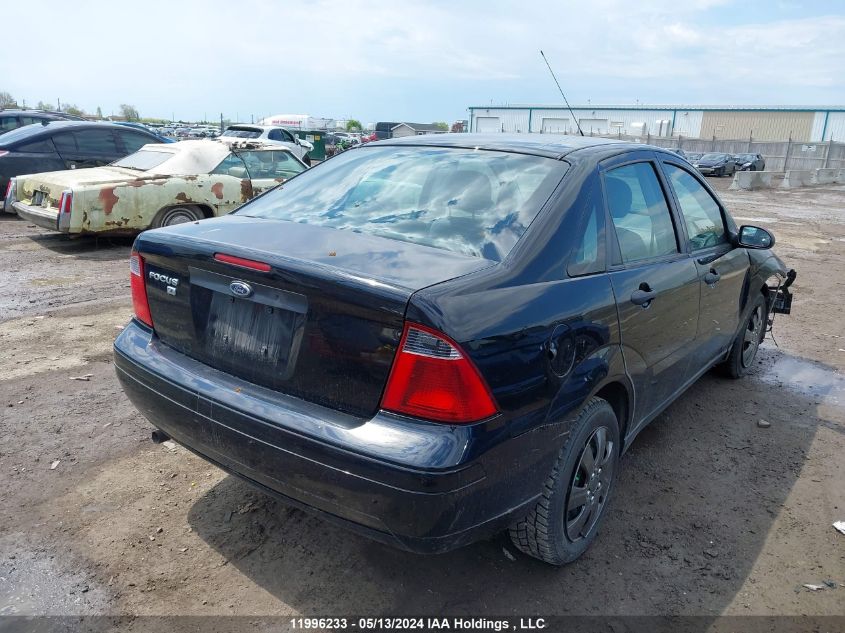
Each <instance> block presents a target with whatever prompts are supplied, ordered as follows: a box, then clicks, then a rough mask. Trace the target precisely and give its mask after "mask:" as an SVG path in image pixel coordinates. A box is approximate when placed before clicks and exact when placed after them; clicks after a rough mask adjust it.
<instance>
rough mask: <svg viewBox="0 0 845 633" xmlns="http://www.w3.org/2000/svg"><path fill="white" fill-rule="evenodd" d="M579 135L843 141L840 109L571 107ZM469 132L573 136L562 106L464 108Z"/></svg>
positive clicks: (570, 118) (842, 110)
mask: <svg viewBox="0 0 845 633" xmlns="http://www.w3.org/2000/svg"><path fill="white" fill-rule="evenodd" d="M572 110H573V112H574V114H575V117H576V118H577V119H578V123H579V124H580V126H581V129H582V130H583V131H584V134H595V135H610V134H619V135H623V136H646V135H650V136H657V137H672V136H674V137H677V136H682V137H685V138H706V139H712V138H717V139H752V138H753V139H754V140H755V141H781V140H786V139H789V138H791V139H792V140H793V141H808V142H824V141H829V140H834V141H837V140H838V141H842V140H845V106H835V107H834V106H691V105H660V106H645V105H641V106H607V105H601V106H599V105H586V106H584V105H579V106H574V107H573V108H572ZM469 131H470V132H517V133H526V132H534V133H556V134H572V133H576V132H577V129H576V125H575V119H574V118H573V116H572V114H571V113H570V112H569V110H568V109H567V108H565V107H563V106H547V105H507V106H492V105H491V106H472V107H470V108H469Z"/></svg>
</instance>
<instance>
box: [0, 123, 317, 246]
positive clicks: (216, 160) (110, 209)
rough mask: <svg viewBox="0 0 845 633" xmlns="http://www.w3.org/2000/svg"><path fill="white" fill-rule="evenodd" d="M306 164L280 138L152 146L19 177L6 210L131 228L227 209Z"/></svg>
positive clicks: (84, 229) (63, 223)
mask: <svg viewBox="0 0 845 633" xmlns="http://www.w3.org/2000/svg"><path fill="white" fill-rule="evenodd" d="M306 169H307V166H306V165H305V164H304V163H303V162H302V161H300V160H299V159H298V158H296V157H295V156H294V155H293V154H292V153H291V151H290V150H289V149H287V148H285V147H281V146H279V145H277V144H276V145H270V144H265V143H256V142H244V141H235V142H233V141H232V140H228V141H220V140H201V141H182V142H180V143H167V144H160V145H159V144H151V145H144V146H143V147H142V148H141V149H140V150H138V151H137V152H135V153H134V154H130V155H129V156H127V157H125V158H122V159H121V160H119V161H116V162H114V163H112V164H111V165H108V166H106V167H96V168H93V169H75V170H68V171H54V172H47V173H43V174H33V175H28V176H18V177H16V178H15V180H14V182H13V183H12V184H10V186H9V190H8V193H7V194H6V208H7V209H13V210H14V211H15V212H16V213H17V214H18V215H19V216H21V217H22V218H24V219H26V220H29V221H30V222H32V223H34V224H37V225H38V226H42V227H44V228H48V229H53V230H56V231H61V232H63V233H77V234H78V233H100V232H112V233H115V232H122V233H131V232H137V231H143V230H144V229H148V228H157V227H161V226H171V225H174V224H181V223H183V222H193V221H195V220H201V219H203V218H210V217H213V216H217V215H224V214H226V213H229V212H230V211H232V210H233V209H235V208H237V207H238V206H240V205H241V204H243V203H244V202H246V201H247V200H250V199H251V198H253V197H255V196H257V195H258V194H259V193H261V192H263V191H266V190H267V189H270V188H272V187H275V186H276V185H278V184H279V183H281V182H284V181H285V180H287V179H288V178H291V177H293V176H295V175H296V174H298V173H301V172H303V171H305V170H306Z"/></svg>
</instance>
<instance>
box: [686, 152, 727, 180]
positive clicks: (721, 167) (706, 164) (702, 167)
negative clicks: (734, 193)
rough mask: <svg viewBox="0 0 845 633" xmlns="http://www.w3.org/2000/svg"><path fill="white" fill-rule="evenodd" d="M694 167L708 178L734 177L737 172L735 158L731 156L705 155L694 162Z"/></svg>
mask: <svg viewBox="0 0 845 633" xmlns="http://www.w3.org/2000/svg"><path fill="white" fill-rule="evenodd" d="M693 165H694V166H695V167H696V168H697V169H698V171H700V172H701V173H702V174H704V175H706V176H732V175H733V173H734V172H735V171H736V163H735V162H734V157H733V156H731V155H730V154H720V153H710V154H704V155H703V156H702V157H701V158H699V159H697V160H695V161H693Z"/></svg>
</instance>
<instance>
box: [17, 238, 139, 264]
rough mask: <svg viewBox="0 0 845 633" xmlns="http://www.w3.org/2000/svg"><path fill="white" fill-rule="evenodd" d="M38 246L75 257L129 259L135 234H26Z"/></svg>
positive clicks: (95, 259)
mask: <svg viewBox="0 0 845 633" xmlns="http://www.w3.org/2000/svg"><path fill="white" fill-rule="evenodd" d="M27 237H28V238H29V239H30V240H32V241H33V242H36V243H37V244H38V246H40V247H43V248H46V249H48V250H50V251H52V252H53V253H55V254H57V255H71V256H73V257H75V258H77V259H88V260H94V261H117V260H121V259H129V253H130V251H131V249H132V243H133V242H134V241H135V236H124V235H120V236H117V235H115V236H110V235H81V236H70V235H65V234H62V233H39V234H37V235H28V236H27Z"/></svg>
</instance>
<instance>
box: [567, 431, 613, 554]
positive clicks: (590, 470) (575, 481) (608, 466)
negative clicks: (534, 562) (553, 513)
mask: <svg viewBox="0 0 845 633" xmlns="http://www.w3.org/2000/svg"><path fill="white" fill-rule="evenodd" d="M615 459H616V447H615V446H614V442H613V440H612V439H611V437H610V430H609V429H608V428H607V427H606V426H600V427H599V428H597V429H596V430H595V431H593V433H592V435H590V438H589V439H588V440H587V442H586V443H585V444H584V448H583V449H582V450H581V455H580V456H579V458H578V465H577V466H576V467H575V472H574V473H573V475H572V482H571V483H570V487H569V495H568V496H567V500H566V511H565V513H564V520H565V525H566V535H567V537H568V538H569V540H570V541H573V542H574V541H578V540H580V539H582V538H586V537H587V536H589V535H590V533H591V532H592V531H593V529H594V528H595V527H596V524H597V523H598V520H599V517H600V516H601V513H602V510H604V506H605V504H606V503H607V499H608V496H609V494H610V487H611V484H612V483H613V468H614V466H615Z"/></svg>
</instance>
